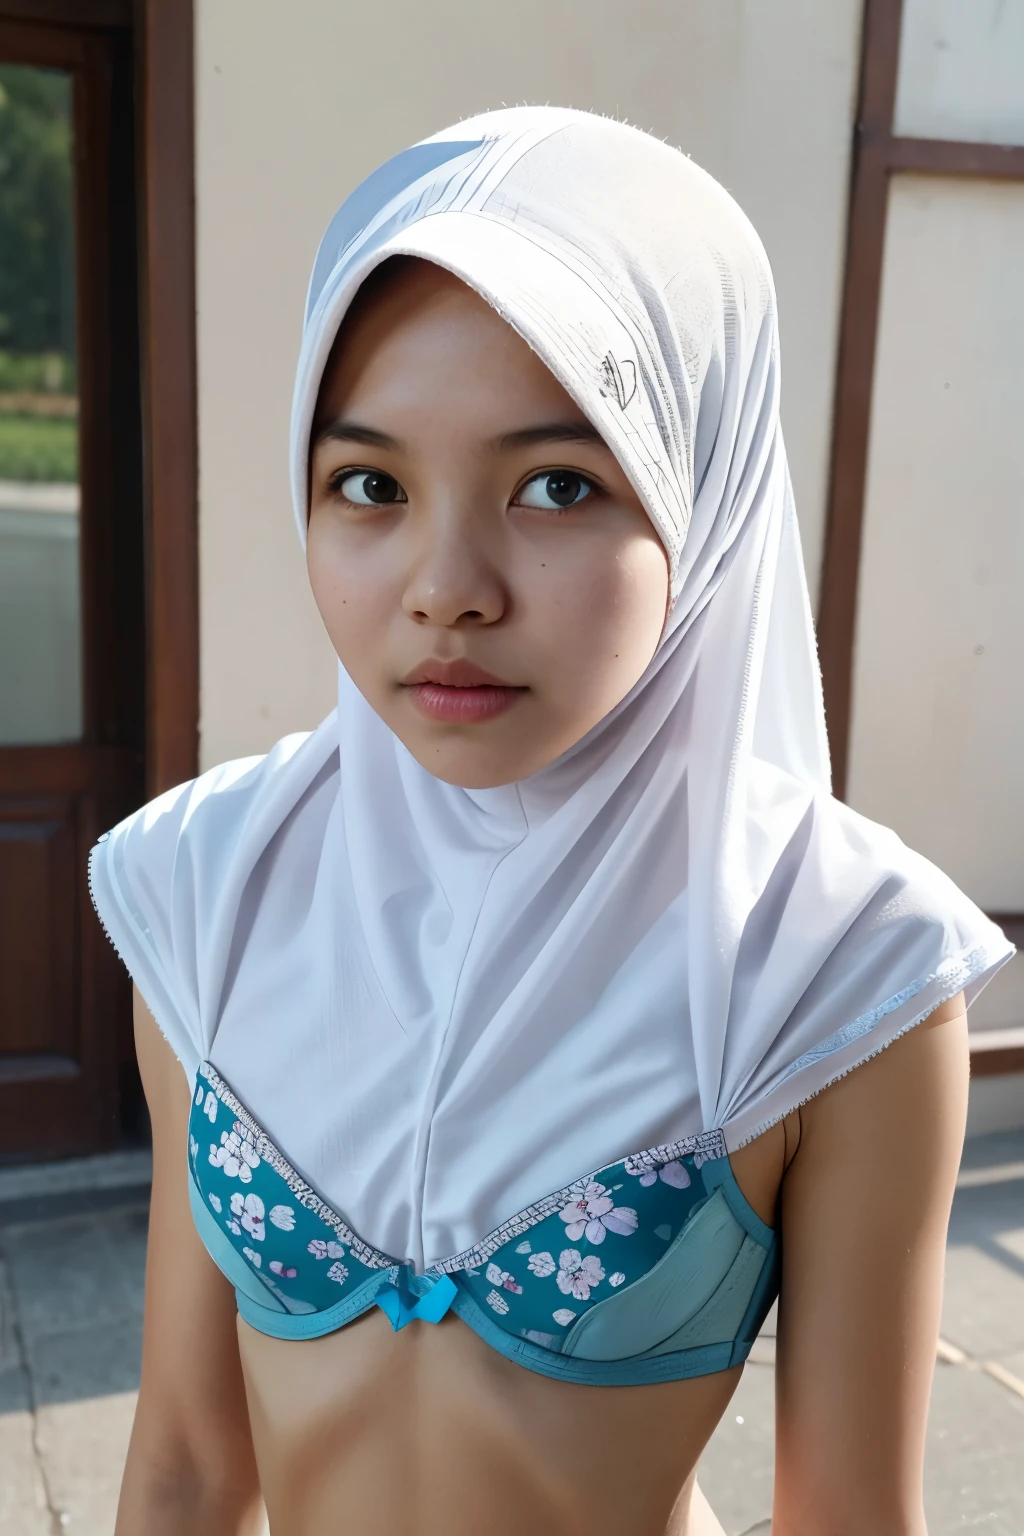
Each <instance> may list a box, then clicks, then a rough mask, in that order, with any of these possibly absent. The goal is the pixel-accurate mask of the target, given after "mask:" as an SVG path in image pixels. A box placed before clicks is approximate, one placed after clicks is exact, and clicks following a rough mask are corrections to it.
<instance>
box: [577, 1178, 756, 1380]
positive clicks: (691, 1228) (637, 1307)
mask: <svg viewBox="0 0 1024 1536" xmlns="http://www.w3.org/2000/svg"><path fill="white" fill-rule="evenodd" d="M746 1242H751V1243H752V1246H753V1247H755V1248H758V1245H757V1244H756V1243H753V1242H752V1239H750V1238H749V1237H748V1236H747V1234H746V1233H745V1232H744V1230H743V1228H742V1227H741V1225H740V1223H739V1222H738V1221H737V1220H736V1217H735V1216H734V1215H733V1213H732V1211H731V1209H730V1207H729V1204H728V1201H727V1200H726V1197H725V1195H724V1193H723V1191H722V1190H721V1189H718V1190H716V1191H715V1193H714V1194H713V1195H712V1196H711V1198H710V1200H708V1201H707V1203H706V1204H704V1205H702V1206H701V1207H700V1209H699V1210H698V1211H696V1212H695V1213H694V1215H693V1216H691V1218H690V1220H689V1221H688V1222H687V1223H686V1225H685V1226H684V1227H683V1229H682V1231H681V1232H680V1233H679V1234H678V1235H677V1237H676V1238H675V1241H674V1242H673V1243H672V1245H671V1247H670V1248H669V1249H668V1251H667V1252H666V1253H665V1255H664V1257H663V1258H661V1259H659V1261H658V1263H657V1264H655V1266H654V1268H653V1269H650V1270H648V1272H647V1274H646V1275H643V1276H641V1278H640V1279H639V1280H635V1281H634V1282H633V1284H632V1285H631V1286H629V1287H627V1289H625V1290H622V1291H619V1292H617V1293H616V1294H615V1295H613V1296H608V1297H606V1298H605V1300H604V1301H600V1302H598V1303H597V1305H596V1306H594V1307H591V1309H590V1311H589V1312H587V1313H585V1314H584V1316H583V1317H581V1318H580V1320H579V1322H578V1323H576V1324H574V1326H573V1327H572V1329H571V1330H570V1332H569V1333H568V1334H567V1335H566V1338H565V1342H564V1343H563V1345H562V1353H563V1355H574V1356H575V1357H576V1358H577V1359H580V1360H625V1359H626V1358H627V1357H628V1356H630V1355H643V1354H647V1353H648V1352H650V1351H652V1349H654V1348H655V1347H656V1346H658V1345H659V1344H660V1343H661V1341H662V1340H664V1339H668V1338H670V1337H672V1336H673V1335H674V1334H676V1333H677V1332H678V1330H679V1329H680V1328H682V1327H683V1326H684V1324H686V1323H687V1322H689V1320H690V1319H691V1318H693V1317H694V1316H695V1315H697V1314H699V1313H700V1312H701V1310H702V1309H703V1308H704V1307H705V1305H706V1304H707V1303H708V1302H709V1300H712V1299H713V1298H714V1296H715V1293H716V1292H717V1291H718V1289H719V1287H720V1286H721V1285H723V1284H724V1283H725V1281H726V1277H727V1276H728V1275H729V1274H730V1271H731V1270H732V1268H733V1266H734V1264H735V1262H736V1259H737V1256H738V1255H739V1253H740V1252H741V1251H742V1248H743V1245H744V1243H746ZM758 1252H759V1253H760V1254H761V1256H762V1258H763V1256H764V1249H763V1248H758ZM751 1283H753V1282H751ZM749 1297H750V1292H749V1289H748V1291H747V1295H746V1296H745V1297H744V1300H743V1306H742V1308H741V1309H740V1317H742V1316H743V1312H744V1311H745V1310H746V1304H747V1301H748V1300H749ZM737 1321H739V1318H737ZM734 1337H735V1334H730V1336H729V1342H730V1343H731V1342H732V1339H733V1338H734ZM694 1342H695V1343H718V1342H720V1341H719V1339H717V1338H715V1339H697V1340H694ZM675 1347H676V1348H679V1349H682V1348H684V1347H685V1346H684V1345H682V1344H679V1345H677V1346H675Z"/></svg>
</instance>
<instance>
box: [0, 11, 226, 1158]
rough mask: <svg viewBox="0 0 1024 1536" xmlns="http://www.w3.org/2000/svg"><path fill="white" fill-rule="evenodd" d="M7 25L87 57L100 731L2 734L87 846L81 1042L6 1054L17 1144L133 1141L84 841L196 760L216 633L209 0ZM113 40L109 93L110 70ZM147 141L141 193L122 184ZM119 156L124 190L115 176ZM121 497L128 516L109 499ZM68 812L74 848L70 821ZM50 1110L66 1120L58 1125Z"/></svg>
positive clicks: (90, 665) (83, 108) (79, 205)
mask: <svg viewBox="0 0 1024 1536" xmlns="http://www.w3.org/2000/svg"><path fill="white" fill-rule="evenodd" d="M0 26H2V28H3V31H4V34H5V38H6V41H7V44H8V46H9V49H12V50H13V51H15V52H17V53H19V54H20V53H24V55H25V57H26V60H27V61H29V62H32V61H35V62H37V63H39V64H41V65H44V66H46V65H52V66H53V67H58V68H71V69H73V70H74V71H75V72H76V88H75V143H76V146H77V149H76V153H79V154H81V155H84V157H85V158H84V161H80V162H79V163H78V164H77V165H76V177H75V184H76V193H75V195H76V276H77V282H76V288H77V289H78V290H79V292H78V293H77V303H76V311H77V314H78V326H79V352H80V368H81V370H82V375H81V378H80V397H81V415H82V428H83V431H82V458H81V475H80V481H81V485H82V507H83V541H82V551H83V553H82V560H83V642H84V643H83V657H84V659H85V661H86V665H85V668H84V673H83V684H84V694H83V703H84V712H85V719H84V731H83V738H82V741H81V742H79V743H69V744H62V745H60V746H58V747H56V748H52V747H48V748H34V747H31V746H28V747H12V748H4V749H3V752H2V753H0V795H4V794H6V795H7V798H8V799H11V797H13V801H14V802H15V803H13V804H12V805H8V806H7V812H8V815H7V820H9V821H11V820H13V821H15V822H17V821H18V820H19V819H21V820H25V819H28V820H30V821H31V820H32V819H33V818H35V819H36V820H39V821H40V825H43V823H44V822H47V818H49V821H50V822H53V823H54V826H49V823H47V826H46V828H45V830H48V832H49V835H50V836H51V837H52V838H54V839H55V841H54V848H55V850H56V852H55V854H54V857H56V856H57V854H58V853H59V854H60V857H61V858H63V859H65V860H67V859H70V860H71V866H72V867H71V868H70V869H69V870H68V873H67V878H68V879H70V880H72V881H73V882H74V885H75V886H76V887H77V894H76V897H75V903H74V918H73V922H74V932H75V935H76V937H75V946H74V949H75V958H74V963H73V966H72V968H71V970H69V973H68V977H67V981H68V987H69V988H70V991H71V993H72V994H73V1000H74V1011H75V1042H74V1045H73V1047H71V1046H69V1051H68V1053H66V1054H64V1055H61V1054H60V1052H59V1051H58V1052H56V1053H55V1052H54V1051H53V1050H49V1051H48V1052H47V1053H46V1054H45V1055H42V1056H38V1057H35V1056H26V1057H24V1058H18V1059H12V1060H11V1061H10V1062H5V1063H3V1066H4V1070H3V1072H0V1107H2V1109H3V1116H2V1118H3V1122H4V1123H3V1128H2V1134H0V1155H2V1156H3V1157H4V1158H6V1157H9V1156H12V1155H13V1156H15V1157H20V1156H25V1155H35V1156H60V1155H69V1154H72V1153H76V1152H81V1151H88V1150H98V1149H99V1148H101V1147H102V1146H109V1145H113V1144H114V1143H115V1141H116V1137H117V1126H118V1113H117V1110H118V1102H119V1095H120V1094H121V1093H123V1090H124V1089H125V1087H128V1088H129V1091H130V1084H129V1083H128V1077H130V1076H131V1074H132V1073H134V1067H133V1066H132V1065H131V1064H132V1062H133V1060H134V1057H133V1053H132V1048H131V1019H130V1008H129V1006H128V1005H129V997H128V982H127V978H126V977H125V975H124V971H123V969H122V967H121V966H120V964H119V963H118V961H117V959H116V957H115V956H114V954H113V952H112V950H111V949H110V946H109V944H108V943H107V941H106V939H105V937H104V935H103V933H102V931H101V928H100V925H99V923H98V921H97V920H96V917H95V915H94V913H93V911H92V907H91V903H90V901H89V898H88V895H87V893H86V880H85V856H86V853H87V851H88V848H89V846H90V844H91V843H92V842H93V841H95V839H96V837H97V836H98V835H99V833H100V832H102V831H103V830H105V828H106V827H108V826H110V825H111V824H112V822H114V821H116V820H117V819H118V818H119V817H120V816H123V815H124V814H125V813H126V812H127V811H129V810H131V809H132V808H133V806H134V805H136V804H138V803H140V802H141V801H142V800H143V799H145V798H147V796H152V795H154V794H156V793H158V792H159V791H160V790H162V789H165V788H167V787H168V786H169V785H171V784H174V783H177V782H180V781H181V780H183V779H187V778H190V777H192V776H193V775H194V774H195V772H196V771H197V757H198V750H197V749H198V715H199V708H198V705H199V647H198V529H197V447H196V442H197V426H196V376H195V350H196V349H195V251H194V207H193V204H194V197H193V185H194V177H193V125H192V101H193V95H192V92H193V62H192V36H193V33H192V6H191V0H0ZM115 59H116V60H118V61H120V62H119V63H118V64H117V66H116V69H115V71H114V75H116V78H117V80H118V82H119V84H118V85H117V87H116V89H115V90H113V91H112V93H111V94H110V95H109V99H108V95H107V94H105V92H104V90H103V87H102V77H103V75H104V72H107V73H109V71H110V69H111V68H112V67H113V64H112V61H114V60H115ZM114 75H112V76H111V79H112V80H113V79H114ZM86 81H88V82H90V83H89V84H88V85H86V84H84V83H83V82H86ZM125 81H127V84H125ZM133 81H134V88H133ZM133 95H134V102H132V100H131V98H132V96H133ZM112 112H113V114H114V115H113V116H112V115H111V113H112ZM133 157H134V162H135V172H134V188H135V198H134V207H133V206H132V201H133V200H132V197H131V196H130V195H126V194H125V192H124V188H125V186H128V187H131V186H132V181H133V177H132V166H131V160H132V158H133ZM115 163H116V164H117V165H118V166H119V167H120V172H119V178H120V179H119V180H118V185H119V186H120V187H121V189H122V190H121V193H120V195H119V199H112V198H110V197H108V196H107V194H106V192H105V191H104V189H105V188H106V187H107V186H108V183H109V178H110V177H111V175H112V174H113V170H112V167H113V166H114V165H115ZM97 187H98V188H99V189H100V190H99V192H98V194H97V196H98V197H99V202H100V204H101V205H102V206H103V207H104V208H105V209H106V213H105V214H104V219H105V220H107V221H110V222H111V228H112V227H113V223H117V224H118V225H119V226H120V227H119V231H118V235H117V237H116V238H115V239H113V240H112V239H111V229H109V228H108V227H107V223H103V224H102V225H100V226H94V223H93V222H92V221H89V220H87V219H85V218H83V213H84V212H85V211H87V210H88V208H90V207H91V206H92V203H91V202H90V196H91V195H92V194H91V193H89V189H90V188H92V189H93V191H94V192H95V189H96V188H97ZM83 199H84V201H83ZM83 231H87V233H85V234H83ZM133 246H134V250H133ZM136 277H137V279H138V292H137V293H136ZM111 292H116V294H117V296H118V304H117V305H116V306H115V308H116V310H117V314H118V315H119V316H121V319H120V320H118V321H117V324H116V325H114V326H112V323H111V322H112V319H113V315H114V311H113V309H111V306H110V293H111ZM136 301H137V302H136ZM122 321H123V324H122ZM122 332H123V333H124V334H122ZM129 332H130V334H129ZM129 357H130V358H131V359H132V362H131V365H130V388H129V390H128V393H129V394H130V396H131V400H128V399H127V397H126V396H125V393H124V391H125V388H126V387H127V382H126V381H127V380H128V375H127V374H126V373H125V367H126V362H125V360H126V359H127V358H129ZM136 357H138V366H136V362H135V359H136ZM112 359H117V360H119V366H118V367H117V368H113V367H112V366H111V363H112ZM122 376H123V377H122ZM118 381H120V382H118ZM140 411H141V421H140ZM112 413H113V414H112ZM115 419H116V421H117V423H118V424H119V425H118V428H117V430H118V433H119V436H118V437H117V438H116V439H115V437H114V434H113V423H114V421H115ZM129 438H130V439H131V441H129V440H128V439H129ZM140 440H141V455H142V460H143V463H142V465H141V473H140V465H139V462H138V458H139V452H140ZM126 477H127V478H126ZM107 506H109V507H110V508H111V513H112V516H114V517H115V522H116V524H117V526H116V527H115V526H114V525H113V524H112V525H111V526H110V527H107V525H106V522H103V521H102V520H101V522H102V526H101V525H100V523H97V522H96V521H95V519H94V518H93V512H94V510H95V509H96V508H98V507H107ZM115 508H117V509H119V510H117V511H116V513H115V512H114V509H115ZM125 517H127V518H128V519H129V521H128V522H124V521H123V518H125ZM118 519H122V521H117V520H118ZM87 525H88V526H87ZM86 535H88V536H86ZM129 546H133V548H129ZM97 581H99V584H100V587H101V588H102V593H103V594H105V595H102V596H101V598H100V601H98V602H97V601H96V600H95V593H94V591H93V589H94V587H96V583H97ZM132 610H134V613H133V612H132ZM143 636H144V640H143ZM143 644H144V649H145V657H144V663H145V666H144V671H145V680H144V684H143V677H142V673H143V665H142V663H143V657H142V656H141V655H140V649H141V647H142V645H143ZM126 646H131V647H134V649H133V650H132V651H125V649H124V647H126ZM129 672H130V673H131V674H132V678H133V681H132V684H131V687H130V688H128V687H127V685H126V684H125V683H124V678H126V677H127V675H128V673H129ZM115 674H116V675H117V676H118V677H119V678H121V679H122V681H121V683H119V684H118V686H117V687H116V688H115V687H114V686H113V683H112V681H111V680H112V679H113V678H114V677H115ZM122 674H124V677H122ZM108 684H109V686H108ZM143 693H144V694H145V699H144V701H143V697H142V695H143ZM143 702H144V705H145V717H144V719H143ZM143 736H144V737H145V767H146V773H145V783H143V777H142V759H143V752H142V750H141V749H142V748H143ZM26 786H28V790H26ZM64 822H66V823H67V828H68V836H70V837H71V839H72V845H71V847H70V850H69V848H68V847H67V846H66V843H67V839H66V838H65V839H64V841H61V838H60V836H58V832H59V827H57V830H54V828H55V827H56V824H57V823H64ZM62 878H63V877H62ZM71 888H72V887H70V886H69V889H71ZM62 889H63V887H62ZM119 1078H120V1079H121V1085H120V1089H119ZM43 1121H45V1122H46V1123H47V1124H50V1123H52V1124H53V1126H54V1127H55V1129H54V1133H53V1135H52V1137H50V1138H47V1137H41V1136H40V1130H39V1127H40V1124H41V1123H42V1122H43Z"/></svg>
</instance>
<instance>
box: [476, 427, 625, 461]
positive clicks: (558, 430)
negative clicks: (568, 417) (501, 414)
mask: <svg viewBox="0 0 1024 1536" xmlns="http://www.w3.org/2000/svg"><path fill="white" fill-rule="evenodd" d="M536 443H597V444H599V445H600V447H602V448H605V447H607V444H606V443H605V440H604V438H603V437H602V436H601V434H600V432H599V431H598V430H597V428H596V427H592V426H591V425H590V422H589V421H546V422H543V423H541V425H540V426H536V427H520V428H519V429H518V430H517V431H515V432H506V433H504V435H503V436H501V437H498V438H495V439H494V440H493V442H492V444H491V447H492V448H494V449H495V450H496V451H497V452H498V453H507V452H509V450H510V449H513V448H532V447H533V446H534V444H536Z"/></svg>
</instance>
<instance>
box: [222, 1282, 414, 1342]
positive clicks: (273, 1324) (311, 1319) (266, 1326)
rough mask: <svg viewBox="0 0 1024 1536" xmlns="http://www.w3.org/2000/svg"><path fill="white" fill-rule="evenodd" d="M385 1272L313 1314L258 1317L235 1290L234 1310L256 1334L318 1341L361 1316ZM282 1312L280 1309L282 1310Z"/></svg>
mask: <svg viewBox="0 0 1024 1536" xmlns="http://www.w3.org/2000/svg"><path fill="white" fill-rule="evenodd" d="M387 1277H388V1271H387V1270H382V1271H381V1272H380V1273H379V1274H375V1275H371V1276H370V1277H369V1279H368V1280H364V1281H363V1283H362V1285H360V1286H359V1287H358V1288H357V1289H356V1290H354V1291H353V1292H352V1293H351V1295H349V1296H346V1297H345V1299H344V1301H339V1302H337V1303H336V1305H335V1306H333V1307H328V1308H327V1309H326V1310H325V1311H322V1312H317V1311H316V1310H315V1308H313V1307H310V1308H309V1310H308V1312H305V1313H302V1314H299V1313H296V1314H295V1315H293V1316H287V1315H286V1316H284V1317H281V1316H280V1315H279V1314H275V1316H274V1317H267V1316H266V1315H265V1312H264V1314H263V1315H262V1316H261V1309H260V1307H259V1306H254V1305H253V1302H252V1300H251V1298H250V1296H249V1294H248V1292H244V1293H243V1292H242V1291H241V1290H236V1292H235V1295H236V1296H237V1298H238V1311H239V1315H240V1317H241V1318H242V1321H243V1322H246V1323H248V1324H249V1326H250V1327H251V1328H255V1329H257V1330H258V1331H259V1332H260V1333H269V1334H270V1335H271V1336H272V1337H273V1338H275V1339H320V1338H323V1336H324V1334H327V1333H336V1332H337V1330H338V1329H339V1328H344V1326H345V1324H346V1323H351V1322H352V1321H353V1320H354V1319H355V1318H357V1317H360V1316H361V1315H362V1313H364V1312H367V1311H369V1309H370V1308H371V1307H372V1306H373V1304H374V1301H375V1299H376V1296H377V1292H378V1291H379V1290H380V1288H381V1285H382V1283H386V1281H387ZM282 1310H283V1309H282Z"/></svg>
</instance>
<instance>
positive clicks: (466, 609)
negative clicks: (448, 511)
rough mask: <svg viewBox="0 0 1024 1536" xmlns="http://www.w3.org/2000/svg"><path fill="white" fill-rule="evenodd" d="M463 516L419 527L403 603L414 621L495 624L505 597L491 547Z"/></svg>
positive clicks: (446, 624) (444, 624) (448, 624)
mask: <svg viewBox="0 0 1024 1536" xmlns="http://www.w3.org/2000/svg"><path fill="white" fill-rule="evenodd" d="M466 522H467V520H464V519H462V518H459V517H455V516H450V515H448V516H442V517H437V518H431V519H429V520H427V523H426V526H424V527H422V528H421V529H420V545H419V548H418V549H417V550H416V552H415V555H414V559H413V562H412V566H411V569H410V572H409V579H408V581H407V583H406V589H405V595H404V598H403V602H402V606H403V609H404V611H405V612H406V614H407V615H408V616H409V618H411V619H413V620H414V621H415V622H416V623H418V624H436V625H439V626H441V627H443V628H446V629H447V628H453V627H455V626H458V625H474V624H494V623H495V622H496V621H497V620H498V619H500V618H501V617H502V615H503V614H504V612H505V610H506V607H507V603H508V598H507V592H506V588H505V583H504V581H503V579H502V574H501V572H500V570H499V569H498V568H497V566H496V563H495V559H494V552H493V551H491V550H489V549H488V548H486V547H485V540H484V539H483V537H482V536H481V533H480V531H479V530H474V529H473V528H472V527H471V526H470V527H467V526H466Z"/></svg>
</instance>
